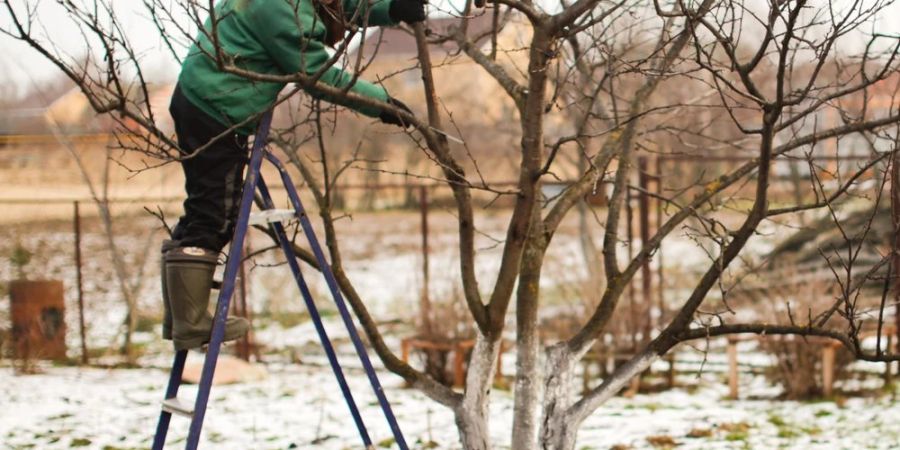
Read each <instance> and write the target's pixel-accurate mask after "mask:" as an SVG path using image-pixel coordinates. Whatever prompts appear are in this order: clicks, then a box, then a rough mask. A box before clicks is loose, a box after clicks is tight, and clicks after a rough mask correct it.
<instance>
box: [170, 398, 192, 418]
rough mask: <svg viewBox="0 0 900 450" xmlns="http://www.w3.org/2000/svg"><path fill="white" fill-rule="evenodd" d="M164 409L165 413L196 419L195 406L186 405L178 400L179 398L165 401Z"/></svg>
mask: <svg viewBox="0 0 900 450" xmlns="http://www.w3.org/2000/svg"><path fill="white" fill-rule="evenodd" d="M162 409H163V411H165V412H168V413H172V414H177V415H179V416H184V417H187V418H188V419H190V418H193V417H194V405H186V404H184V403H182V402H181V400H178V397H175V398H167V399H165V400H163V402H162Z"/></svg>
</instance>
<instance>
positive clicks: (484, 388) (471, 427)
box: [453, 333, 500, 450]
mask: <svg viewBox="0 0 900 450" xmlns="http://www.w3.org/2000/svg"><path fill="white" fill-rule="evenodd" d="M499 353H500V342H499V340H489V339H487V338H485V337H484V336H483V335H482V334H481V333H478V335H477V337H476V339H475V346H474V347H473V348H472V355H471V356H470V358H469V367H468V372H467V373H466V391H465V393H464V394H463V401H462V403H461V404H460V405H459V406H458V407H457V408H455V409H454V411H453V412H454V413H455V415H456V425H457V427H458V428H459V440H460V443H461V444H462V447H463V448H464V449H465V450H489V449H490V448H491V441H490V432H489V430H490V426H489V421H488V419H489V418H490V411H489V406H490V394H491V387H492V384H493V380H494V372H495V368H496V364H495V362H496V361H497V357H498V354H499Z"/></svg>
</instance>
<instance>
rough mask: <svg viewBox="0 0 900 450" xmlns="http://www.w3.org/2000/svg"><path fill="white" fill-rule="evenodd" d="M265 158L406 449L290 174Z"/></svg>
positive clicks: (405, 449)
mask: <svg viewBox="0 0 900 450" xmlns="http://www.w3.org/2000/svg"><path fill="white" fill-rule="evenodd" d="M266 159H267V160H269V162H270V163H272V165H274V166H275V167H276V168H277V169H278V172H279V174H280V175H281V179H282V181H283V183H284V187H285V190H286V191H287V194H288V198H289V199H290V201H291V204H292V205H293V207H294V209H295V210H297V217H298V219H299V220H300V224H301V226H302V227H303V231H304V233H305V234H306V239H307V240H308V241H309V246H310V248H311V249H312V251H313V254H315V256H316V261H318V263H319V266H320V267H321V268H322V274H323V276H324V277H325V281H326V283H327V284H328V288H329V290H330V291H331V296H332V298H333V299H334V303H335V305H336V306H337V308H338V311H339V312H340V314H341V319H342V320H343V322H344V326H345V327H346V328H347V333H348V334H349V335H350V339H351V340H352V341H353V346H354V347H355V348H356V353H357V355H358V356H359V360H360V362H361V363H362V365H363V368H364V369H365V372H366V376H367V377H368V378H369V383H370V384H371V385H372V390H373V391H374V392H375V396H376V397H377V398H378V403H379V404H380V405H381V409H382V411H384V415H385V418H386V419H387V422H388V425H389V426H390V428H391V432H392V433H393V435H394V440H395V441H396V442H397V445H398V446H399V447H400V449H401V450H408V448H409V447H408V446H407V444H406V440H405V439H404V438H403V432H402V431H400V426H399V425H398V424H397V418H396V417H395V416H394V412H393V411H392V410H391V405H390V403H389V402H388V400H387V397H386V396H385V394H384V388H383V387H382V386H381V383H380V382H379V381H378V375H377V374H376V373H375V368H374V367H373V366H372V361H371V360H370V359H369V354H368V352H367V351H366V348H365V346H364V345H363V343H362V340H361V339H360V337H359V333H358V332H357V331H356V325H355V324H354V322H353V317H352V316H351V315H350V311H349V310H348V309H347V305H346V302H345V301H344V298H343V296H342V295H341V290H340V288H339V287H338V285H337V280H336V279H335V278H334V273H333V272H332V271H331V266H330V265H329V264H328V261H327V260H326V259H325V254H324V252H323V251H322V247H321V246H320V245H319V241H318V239H317V238H316V234H315V230H314V229H313V227H312V223H311V222H310V220H309V216H308V215H307V214H306V210H305V209H304V208H303V203H302V202H301V201H300V196H299V195H298V194H297V190H296V189H295V188H294V184H293V181H292V180H291V177H290V175H289V174H288V172H287V169H286V168H285V166H284V164H282V163H281V161H280V160H278V158H276V157H275V155H273V154H272V153H271V152H266Z"/></svg>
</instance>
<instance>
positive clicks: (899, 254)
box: [890, 148, 900, 352]
mask: <svg viewBox="0 0 900 450" xmlns="http://www.w3.org/2000/svg"><path fill="white" fill-rule="evenodd" d="M891 219H892V222H893V225H894V242H893V255H892V257H891V266H892V267H893V268H894V273H892V274H890V276H892V277H893V278H894V285H893V291H894V328H895V330H894V332H895V333H897V339H896V341H897V343H896V345H897V347H898V348H897V351H898V352H900V148H895V149H894V153H893V155H891Z"/></svg>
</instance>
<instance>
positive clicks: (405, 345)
mask: <svg viewBox="0 0 900 450" xmlns="http://www.w3.org/2000/svg"><path fill="white" fill-rule="evenodd" d="M409 345H410V341H409V339H404V340H402V341H401V342H400V352H401V356H400V358H401V359H403V362H405V363H409Z"/></svg>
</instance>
